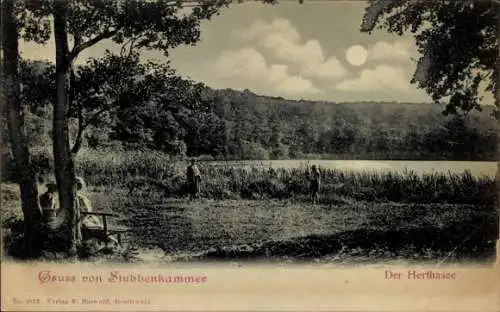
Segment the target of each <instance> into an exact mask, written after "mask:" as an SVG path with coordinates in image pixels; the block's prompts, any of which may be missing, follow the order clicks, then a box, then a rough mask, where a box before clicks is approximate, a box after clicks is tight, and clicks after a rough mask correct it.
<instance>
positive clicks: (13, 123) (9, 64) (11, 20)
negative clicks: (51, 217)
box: [2, 0, 41, 256]
mask: <svg viewBox="0 0 500 312" xmlns="http://www.w3.org/2000/svg"><path fill="white" fill-rule="evenodd" d="M2 33H3V36H2V41H3V42H2V45H3V64H2V65H3V69H4V71H3V86H4V88H3V97H4V99H5V103H6V105H7V123H8V129H9V139H10V146H11V149H12V154H13V156H14V160H15V165H16V172H17V173H18V177H19V180H18V181H19V187H20V190H21V207H22V210H23V215H24V226H25V229H24V234H25V235H24V242H25V247H26V252H27V253H28V255H32V256H35V255H36V254H37V252H38V251H39V250H40V247H41V246H39V245H38V244H37V243H36V242H35V238H36V237H37V235H38V231H37V230H38V229H39V225H40V221H41V210H40V208H39V206H38V190H37V185H36V173H35V171H34V169H33V167H32V165H31V160H30V153H29V149H28V142H27V139H26V135H25V131H24V116H23V113H22V108H21V100H20V84H19V73H18V70H19V68H18V67H19V51H18V37H19V33H18V29H17V24H16V18H15V16H14V1H12V0H4V1H2Z"/></svg>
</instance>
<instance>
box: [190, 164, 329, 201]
mask: <svg viewBox="0 0 500 312" xmlns="http://www.w3.org/2000/svg"><path fill="white" fill-rule="evenodd" d="M186 176H187V182H188V183H187V185H188V191H189V199H191V200H193V199H195V198H198V197H199V194H200V191H201V173H200V169H199V168H198V166H197V165H196V161H195V160H194V159H192V160H191V164H190V165H189V166H188V167H187V172H186ZM307 178H308V180H309V182H310V188H309V192H310V196H311V202H312V203H314V204H316V203H317V202H318V201H319V194H320V189H321V172H320V171H319V168H318V167H317V166H316V165H312V166H311V171H310V172H309V171H307Z"/></svg>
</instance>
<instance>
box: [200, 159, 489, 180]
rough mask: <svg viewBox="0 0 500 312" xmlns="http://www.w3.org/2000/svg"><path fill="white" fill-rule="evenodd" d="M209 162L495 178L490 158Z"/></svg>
mask: <svg viewBox="0 0 500 312" xmlns="http://www.w3.org/2000/svg"><path fill="white" fill-rule="evenodd" d="M209 163H210V164H213V165H234V166H238V167H239V166H255V165H263V166H266V167H274V168H278V167H280V168H298V167H301V166H304V165H306V164H309V165H313V164H314V165H316V166H319V167H320V169H321V168H328V169H338V170H345V171H373V172H387V171H393V172H404V171H406V170H409V171H413V172H415V173H417V174H424V173H434V172H438V173H448V172H451V173H463V172H464V171H466V170H468V171H470V172H471V174H472V175H474V176H489V177H495V174H496V171H497V162H493V161H408V160H259V161H234V162H233V161H227V162H219V161H214V162H209Z"/></svg>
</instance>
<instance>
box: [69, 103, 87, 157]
mask: <svg viewBox="0 0 500 312" xmlns="http://www.w3.org/2000/svg"><path fill="white" fill-rule="evenodd" d="M82 110H83V108H82V106H81V105H79V107H78V133H77V135H76V140H75V144H74V145H73V147H72V148H71V154H73V155H75V154H77V153H78V151H79V150H80V148H81V147H82V141H83V131H84V130H85V128H86V125H84V123H83V112H82Z"/></svg>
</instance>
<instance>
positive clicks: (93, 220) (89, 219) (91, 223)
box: [76, 177, 102, 227]
mask: <svg viewBox="0 0 500 312" xmlns="http://www.w3.org/2000/svg"><path fill="white" fill-rule="evenodd" d="M84 187H85V182H84V181H83V179H82V178H80V177H77V178H76V202H77V205H78V209H80V212H92V204H91V203H90V200H89V198H88V197H87V196H85V195H84V194H82V190H83V188H84ZM81 218H82V226H84V227H96V226H97V227H102V225H101V221H100V220H99V218H98V217H97V216H93V215H87V216H82V217H81Z"/></svg>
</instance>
